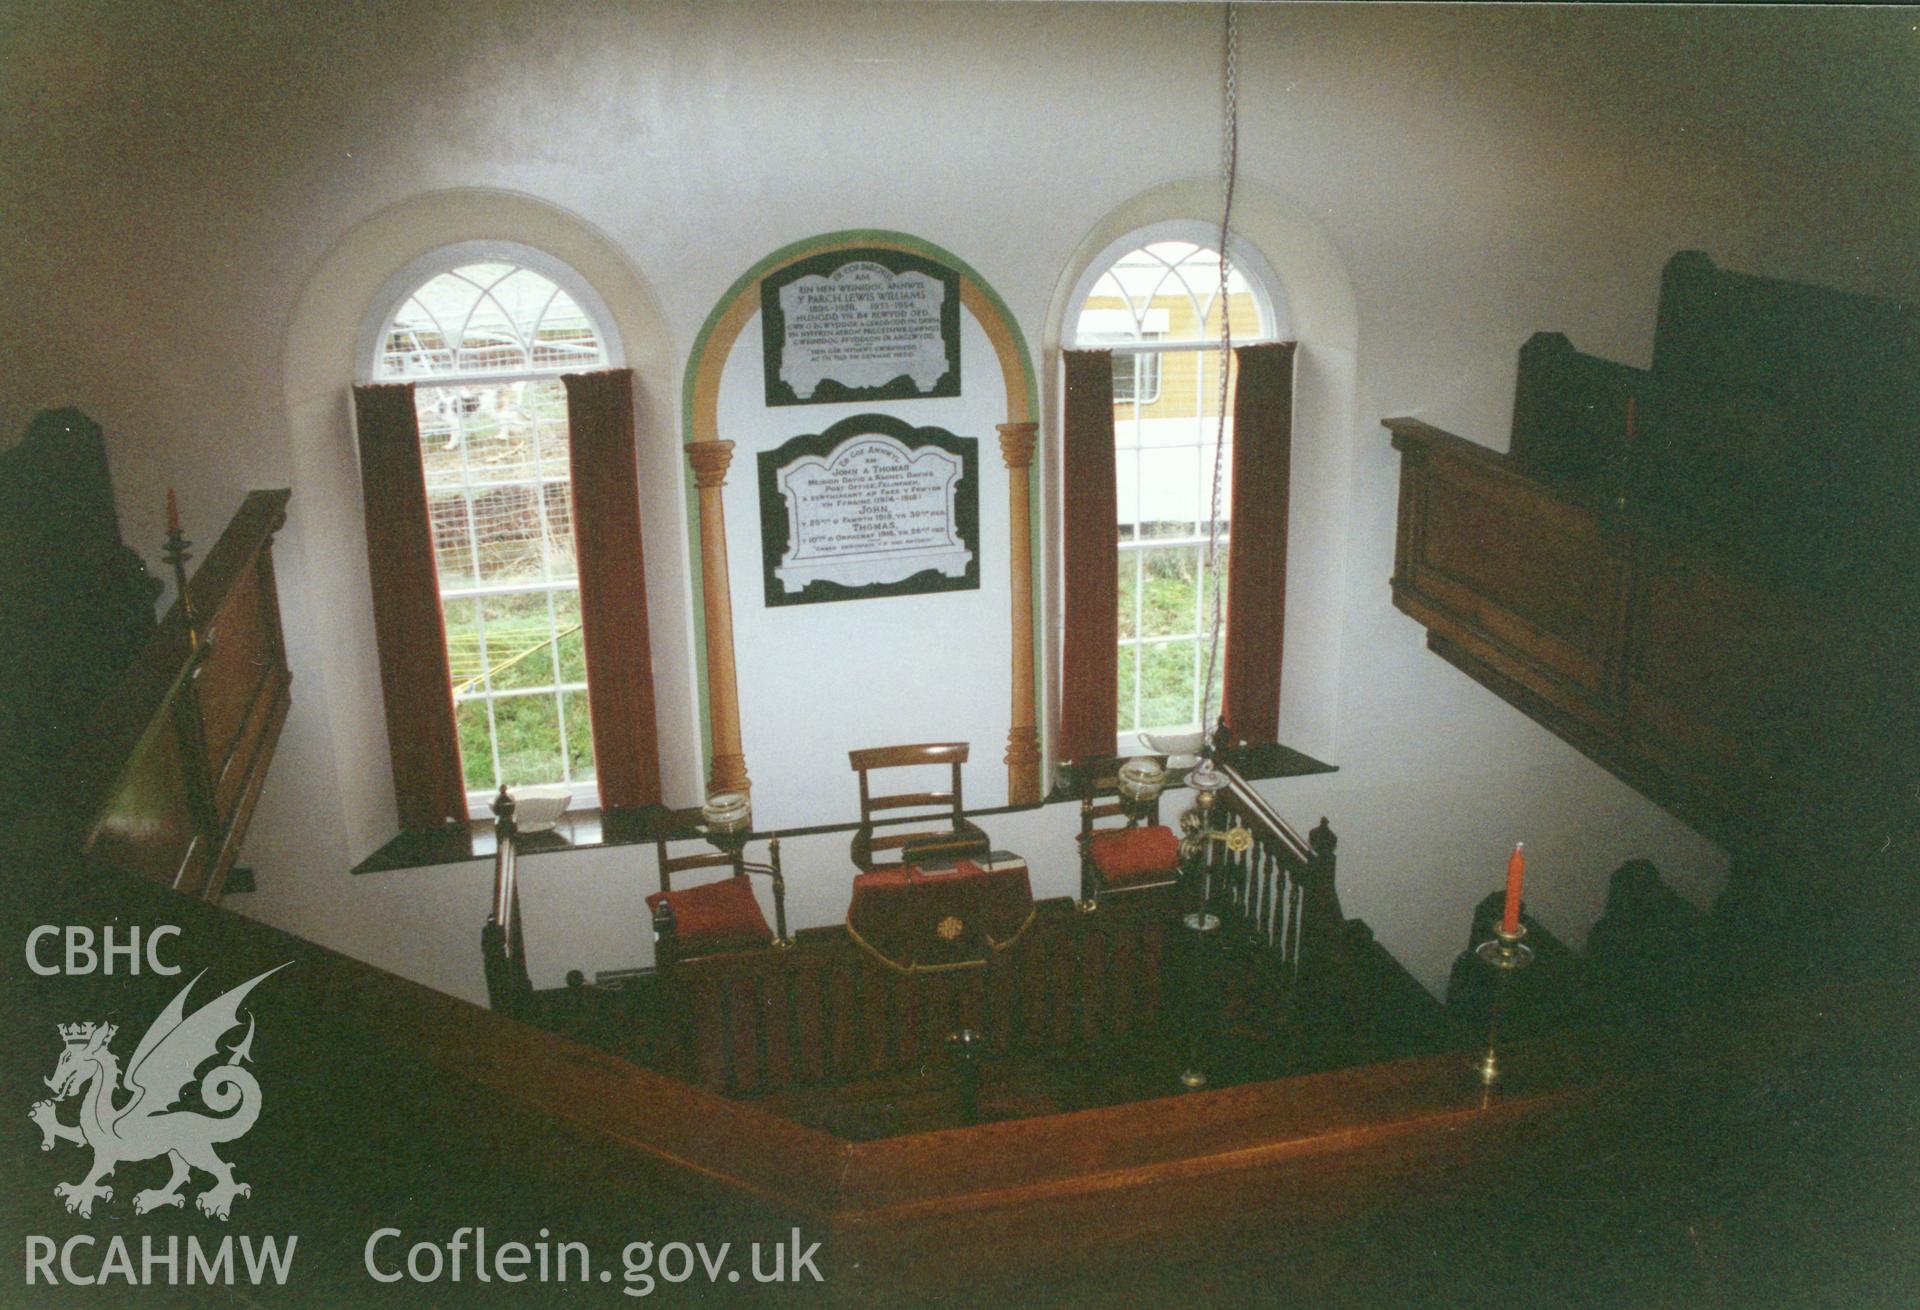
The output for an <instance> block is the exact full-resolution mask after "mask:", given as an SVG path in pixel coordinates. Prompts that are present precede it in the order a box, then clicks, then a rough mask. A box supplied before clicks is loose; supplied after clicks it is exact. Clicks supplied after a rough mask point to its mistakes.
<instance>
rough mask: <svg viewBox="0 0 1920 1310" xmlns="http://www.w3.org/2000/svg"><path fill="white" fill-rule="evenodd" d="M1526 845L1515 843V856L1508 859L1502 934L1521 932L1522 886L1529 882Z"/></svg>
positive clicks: (1501, 924) (1501, 918) (1501, 923)
mask: <svg viewBox="0 0 1920 1310" xmlns="http://www.w3.org/2000/svg"><path fill="white" fill-rule="evenodd" d="M1526 845H1527V844H1526V843H1525V842H1515V843H1514V844H1513V854H1512V855H1509V856H1508V857H1507V910H1506V913H1505V914H1503V915H1501V916H1500V931H1501V932H1506V933H1513V932H1519V931H1520V885H1521V884H1522V883H1524V882H1525V881H1526V880H1527V857H1526V855H1525V854H1523V852H1524V851H1525V850H1526Z"/></svg>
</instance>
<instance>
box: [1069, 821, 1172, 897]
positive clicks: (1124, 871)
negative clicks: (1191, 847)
mask: <svg viewBox="0 0 1920 1310" xmlns="http://www.w3.org/2000/svg"><path fill="white" fill-rule="evenodd" d="M1087 854H1088V856H1089V857H1090V858H1091V859H1092V860H1093V867H1094V868H1095V869H1097V870H1098V871H1099V873H1100V877H1101V878H1102V879H1103V880H1104V881H1105V882H1106V883H1107V885H1108V886H1110V887H1125V886H1129V885H1130V884H1133V883H1141V882H1156V881H1161V880H1164V879H1166V878H1168V877H1171V876H1172V875H1173V874H1176V873H1178V872H1179V871H1180V839H1179V838H1178V837H1176V836H1174V833H1173V829H1171V828H1169V827H1167V826H1166V825H1164V824H1161V825H1158V826H1155V827H1152V828H1109V829H1108V830H1107V831H1105V832H1096V833H1094V834H1093V836H1092V837H1091V838H1089V839H1088V841H1087Z"/></svg>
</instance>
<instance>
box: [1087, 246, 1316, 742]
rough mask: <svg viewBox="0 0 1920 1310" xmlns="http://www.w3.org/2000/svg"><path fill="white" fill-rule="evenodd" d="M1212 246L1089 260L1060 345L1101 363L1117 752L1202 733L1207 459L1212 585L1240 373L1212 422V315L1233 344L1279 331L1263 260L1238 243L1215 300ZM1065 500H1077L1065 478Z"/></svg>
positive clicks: (1224, 536) (1224, 533) (1223, 533)
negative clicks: (1107, 380) (1110, 502)
mask: <svg viewBox="0 0 1920 1310" xmlns="http://www.w3.org/2000/svg"><path fill="white" fill-rule="evenodd" d="M1218 245H1219V229H1218V228H1217V227H1209V226H1208V225H1206V224H1204V223H1199V222H1175V223H1166V224H1159V225H1156V226H1154V227H1151V228H1147V229H1143V230H1141V231H1138V232H1134V233H1131V234H1129V235H1128V236H1127V237H1125V238H1122V239H1121V240H1120V241H1118V242H1116V243H1114V244H1113V245H1112V246H1109V247H1108V248H1107V250H1106V251H1104V252H1103V253H1102V254H1101V255H1100V256H1099V257H1098V258H1096V259H1095V260H1094V261H1093V262H1092V264H1091V265H1090V266H1089V267H1088V269H1087V270H1086V272H1085V273H1084V274H1083V275H1082V277H1081V279H1080V281H1079V283H1078V285H1077V286H1076V288H1075V294H1074V296H1073V297H1072V299H1071V300H1070V302H1069V306H1068V316H1067V322H1066V341H1065V344H1066V346H1067V348H1068V349H1069V350H1101V351H1108V352H1111V355H1112V411H1113V412H1112V429H1113V480H1114V510H1115V513H1114V526H1113V530H1114V533H1115V536H1116V540H1117V554H1118V579H1117V597H1116V606H1115V608H1116V620H1117V636H1116V642H1117V684H1118V685H1117V693H1118V694H1117V700H1118V704H1117V716H1116V720H1115V728H1116V729H1117V732H1118V733H1119V743H1120V746H1121V748H1122V749H1130V748H1132V745H1133V735H1134V734H1135V733H1137V732H1141V731H1153V732H1180V731H1186V730H1193V729H1198V728H1200V727H1201V726H1202V724H1201V722H1200V718H1201V712H1202V711H1201V706H1202V704H1203V692H1205V691H1206V688H1205V687H1204V685H1203V683H1204V679H1205V675H1206V669H1207V665H1208V647H1209V637H1210V633H1211V628H1212V612H1211V606H1210V603H1209V598H1210V587H1211V580H1210V578H1209V575H1208V572H1207V554H1208V551H1207V543H1208V539H1209V529H1210V526H1212V525H1214V523H1215V519H1214V497H1213V488H1214V472H1215V463H1216V456H1217V457H1218V460H1219V469H1220V482H1221V486H1220V498H1219V518H1218V521H1217V527H1218V533H1219V546H1218V551H1217V553H1216V559H1217V561H1218V567H1219V568H1220V569H1221V570H1222V572H1223V577H1222V583H1223V585H1224V583H1225V577H1224V571H1225V569H1226V567H1227V562H1228V552H1229V549H1230V546H1231V529H1232V527H1233V524H1232V522H1231V517H1232V516H1231V510H1230V507H1231V506H1232V504H1233V471H1234V464H1235V459H1234V445H1233V442H1234V428H1235V417H1234V405H1233V396H1234V391H1235V388H1236V386H1237V383H1238V377H1237V370H1235V369H1234V368H1233V367H1232V366H1229V369H1228V377H1227V386H1226V389H1225V393H1224V394H1225V395H1226V397H1227V416H1226V420H1225V422H1224V423H1222V421H1221V399H1222V395H1223V391H1222V387H1221V376H1220V369H1221V358H1220V339H1221V317H1222V313H1223V311H1224V312H1225V313H1226V314H1227V315H1228V317H1229V323H1230V326H1231V328H1232V333H1233V341H1234V344H1235V345H1236V346H1246V345H1252V344H1256V343H1269V342H1276V341H1279V340H1280V339H1281V338H1282V336H1283V335H1284V333H1285V323H1284V317H1283V316H1284V313H1285V301H1284V297H1283V296H1281V295H1280V294H1279V290H1278V286H1277V284H1276V283H1275V282H1274V281H1273V279H1272V276H1271V274H1270V273H1269V272H1267V270H1266V267H1265V264H1264V262H1263V261H1261V260H1260V259H1259V258H1258V256H1257V255H1255V254H1254V253H1253V251H1252V250H1251V249H1250V248H1247V247H1245V246H1244V244H1243V243H1241V242H1239V241H1237V240H1236V241H1234V242H1233V243H1232V245H1231V246H1230V248H1229V249H1230V253H1231V254H1232V259H1231V261H1230V264H1229V271H1228V278H1227V284H1226V287H1225V289H1224V290H1225V296H1224V299H1223V297H1222V287H1221V282H1220V260H1219V254H1218ZM1223 440H1224V446H1223V445H1222V442H1223ZM1070 476H1071V475H1070ZM1067 494H1068V495H1069V496H1072V495H1075V494H1076V490H1075V488H1074V486H1073V485H1072V483H1071V482H1070V483H1069V487H1068V493H1067ZM1225 651H1226V647H1225V639H1224V635H1223V640H1222V646H1221V650H1220V656H1219V658H1218V659H1216V660H1215V661H1214V662H1213V679H1214V681H1213V687H1212V690H1211V693H1210V694H1207V695H1206V698H1205V702H1204V703H1206V704H1210V705H1212V706H1213V707H1215V709H1216V711H1217V710H1218V708H1219V706H1220V705H1221V696H1220V684H1221V681H1222V678H1223V670H1224V666H1225V663H1226V658H1225ZM1236 726H1237V725H1236Z"/></svg>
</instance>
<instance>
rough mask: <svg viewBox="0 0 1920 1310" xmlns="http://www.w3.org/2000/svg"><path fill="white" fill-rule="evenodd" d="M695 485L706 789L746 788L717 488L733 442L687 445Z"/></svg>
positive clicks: (730, 459) (724, 536) (730, 460)
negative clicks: (708, 743) (703, 631)
mask: <svg viewBox="0 0 1920 1310" xmlns="http://www.w3.org/2000/svg"><path fill="white" fill-rule="evenodd" d="M687 461H688V462H689V463H690V464H692V465H693V485H694V487H695V488H696V489H697V490H698V491H699V493H700V598H701V600H702V602H703V603H704V604H705V607H706V626H707V733H708V735H709V736H710V737H711V738H712V740H713V771H712V773H711V774H710V775H709V776H708V779H707V792H708V794H709V795H711V794H712V793H714V792H721V791H748V790H750V789H751V787H752V785H753V784H752V783H750V782H748V781H747V757H746V754H745V752H743V751H742V750H741V748H740V683H739V679H738V678H737V677H736V676H735V674H734V668H733V586H732V583H731V582H730V581H729V580H728V576H727V511H726V508H725V507H724V506H723V505H722V504H721V500H720V491H721V488H723V487H725V486H726V485H727V466H728V465H729V464H731V463H733V443H732V442H731V441H696V442H693V443H691V444H690V445H688V446H687Z"/></svg>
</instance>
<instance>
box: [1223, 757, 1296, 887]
mask: <svg viewBox="0 0 1920 1310" xmlns="http://www.w3.org/2000/svg"><path fill="white" fill-rule="evenodd" d="M1214 767H1215V768H1217V769H1218V770H1219V771H1220V772H1221V773H1222V774H1223V775H1224V776H1225V777H1226V780H1227V795H1228V796H1230V797H1231V798H1232V799H1233V802H1234V808H1235V809H1236V810H1238V811H1239V813H1240V815H1241V817H1242V818H1244V819H1246V820H1248V821H1250V822H1251V823H1253V824H1254V825H1255V826H1256V827H1258V828H1261V829H1264V830H1265V835H1266V836H1267V837H1268V838H1270V839H1271V840H1272V841H1275V842H1277V843H1279V844H1280V845H1282V846H1284V847H1285V848H1286V853H1287V854H1288V855H1290V856H1292V857H1293V858H1294V859H1296V860H1298V861H1300V862H1301V863H1302V864H1305V863H1307V862H1308V861H1310V860H1312V859H1313V848H1312V847H1311V846H1310V845H1308V844H1307V840H1306V838H1304V837H1302V836H1301V835H1300V833H1299V832H1298V831H1297V830H1296V829H1295V828H1294V826H1293V825H1292V824H1290V823H1288V822H1287V821H1286V820H1285V819H1283V818H1281V817H1280V815H1279V812H1278V811H1276V810H1275V809H1274V808H1273V806H1271V805H1269V804H1267V802H1266V799H1265V798H1264V797H1263V796H1261V795H1260V793H1259V792H1256V791H1255V790H1254V789H1253V786H1252V784H1251V783H1249V782H1248V781H1247V780H1246V779H1245V778H1243V777H1242V776H1241V775H1240V773H1239V772H1238V770H1236V769H1235V768H1234V767H1233V766H1232V765H1231V764H1227V763H1224V762H1216V763H1215V764H1214Z"/></svg>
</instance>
